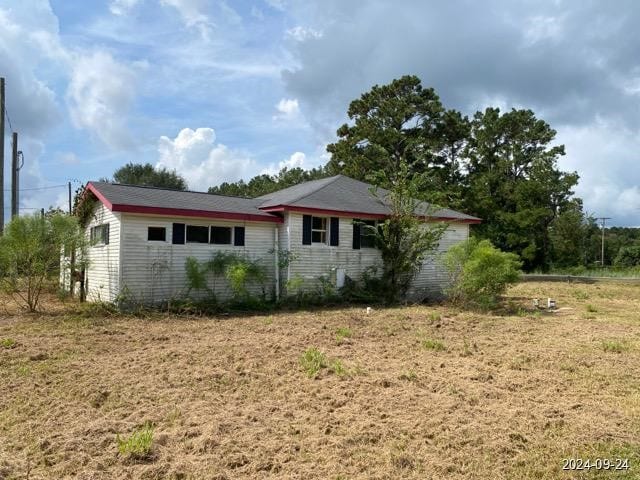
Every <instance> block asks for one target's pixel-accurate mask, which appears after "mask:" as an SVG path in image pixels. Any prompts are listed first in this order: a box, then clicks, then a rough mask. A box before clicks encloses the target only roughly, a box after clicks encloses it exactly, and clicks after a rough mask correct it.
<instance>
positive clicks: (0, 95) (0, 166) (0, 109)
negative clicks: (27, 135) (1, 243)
mask: <svg viewBox="0 0 640 480" xmlns="http://www.w3.org/2000/svg"><path fill="white" fill-rule="evenodd" d="M4 115H5V113H4V77H0V235H2V232H3V231H4Z"/></svg>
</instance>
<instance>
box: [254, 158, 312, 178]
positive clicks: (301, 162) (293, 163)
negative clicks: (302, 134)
mask: <svg viewBox="0 0 640 480" xmlns="http://www.w3.org/2000/svg"><path fill="white" fill-rule="evenodd" d="M306 159H307V156H306V155H305V154H304V153H303V152H295V153H293V154H291V156H290V157H289V158H285V159H284V160H282V161H281V162H279V163H278V164H277V165H276V164H275V163H272V164H271V165H269V166H268V167H267V168H265V169H264V170H262V171H261V172H260V173H261V174H262V175H277V173H278V172H279V171H280V170H282V169H283V168H285V167H286V168H287V169H289V170H291V169H292V168H304V167H305V161H306Z"/></svg>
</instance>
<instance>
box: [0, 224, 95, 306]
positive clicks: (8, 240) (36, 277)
mask: <svg viewBox="0 0 640 480" xmlns="http://www.w3.org/2000/svg"><path fill="white" fill-rule="evenodd" d="M85 248H86V239H85V236H84V233H83V231H82V229H81V228H80V225H79V224H78V221H77V219H76V218H75V217H72V216H68V215H63V214H58V213H54V214H52V215H45V216H40V215H25V216H19V217H15V218H14V219H13V220H11V222H9V224H8V225H7V226H6V229H5V232H4V235H2V237H0V289H1V290H3V291H4V292H6V293H8V294H10V295H11V297H12V298H13V299H14V300H15V301H16V302H17V303H18V304H19V305H21V306H22V307H24V308H25V309H27V310H28V311H30V312H35V311H36V310H37V309H38V305H39V302H40V296H41V294H42V292H43V289H44V288H45V287H46V286H47V284H48V283H50V282H52V281H57V276H58V274H59V272H60V255H61V253H67V254H69V253H70V252H71V251H74V253H75V254H76V255H78V259H77V260H76V265H82V263H83V257H84V255H83V252H84V250H85Z"/></svg>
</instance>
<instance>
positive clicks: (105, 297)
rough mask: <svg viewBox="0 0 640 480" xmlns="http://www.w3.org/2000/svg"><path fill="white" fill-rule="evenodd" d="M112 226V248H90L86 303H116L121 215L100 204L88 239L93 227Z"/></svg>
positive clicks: (89, 227)
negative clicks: (87, 301) (106, 224)
mask: <svg viewBox="0 0 640 480" xmlns="http://www.w3.org/2000/svg"><path fill="white" fill-rule="evenodd" d="M105 223H108V224H109V244H108V245H95V246H89V248H88V249H87V258H88V260H89V265H88V267H87V269H86V277H85V278H86V289H87V299H88V300H90V301H100V300H101V301H105V302H112V301H114V300H115V299H116V296H117V295H118V292H119V291H120V286H119V277H120V274H119V265H120V214H119V213H117V212H116V213H112V212H111V211H110V210H109V209H108V208H106V207H105V206H104V205H103V204H102V203H98V206H97V207H96V210H95V212H94V214H93V217H92V219H91V221H90V222H89V224H88V226H87V229H86V235H87V238H89V237H90V232H91V227H95V226H97V225H102V224H105Z"/></svg>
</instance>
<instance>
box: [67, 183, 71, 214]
mask: <svg viewBox="0 0 640 480" xmlns="http://www.w3.org/2000/svg"><path fill="white" fill-rule="evenodd" d="M67 186H68V187H69V215H71V213H72V212H71V182H69V183H68V184H67Z"/></svg>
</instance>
